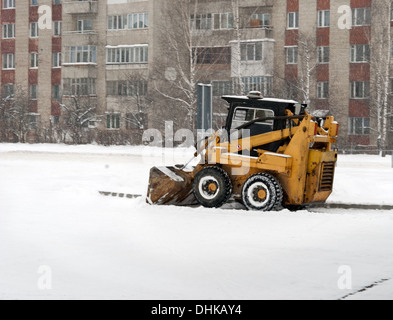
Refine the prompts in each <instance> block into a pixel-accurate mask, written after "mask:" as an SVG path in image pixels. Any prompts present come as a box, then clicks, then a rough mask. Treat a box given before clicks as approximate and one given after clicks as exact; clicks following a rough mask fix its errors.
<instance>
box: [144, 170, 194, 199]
mask: <svg viewBox="0 0 393 320" xmlns="http://www.w3.org/2000/svg"><path fill="white" fill-rule="evenodd" d="M192 183H193V178H192V174H191V172H185V171H183V170H180V169H177V168H175V167H154V168H152V169H151V170H150V179H149V187H148V190H147V198H146V202H147V203H150V204H156V205H177V206H188V205H193V204H196V203H197V201H196V199H195V197H194V194H193V190H192Z"/></svg>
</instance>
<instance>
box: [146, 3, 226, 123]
mask: <svg viewBox="0 0 393 320" xmlns="http://www.w3.org/2000/svg"><path fill="white" fill-rule="evenodd" d="M166 4H167V5H168V4H169V2H166ZM201 8H202V9H203V6H202V5H201V6H199V1H198V0H171V1H170V5H169V6H165V5H164V8H163V10H162V11H163V13H162V21H163V25H162V26H160V32H159V36H160V39H161V44H160V45H161V46H162V48H164V49H165V50H166V52H167V54H166V55H165V57H162V59H161V61H156V62H155V70H154V76H155V77H154V78H153V79H152V83H153V87H154V90H155V92H157V93H158V94H159V96H160V98H161V99H166V100H167V101H168V104H169V105H170V110H169V108H168V109H166V111H167V112H171V114H170V118H171V120H172V121H174V122H175V124H176V122H177V123H178V124H180V125H181V126H183V127H184V126H185V124H187V125H186V126H187V127H188V128H189V129H192V130H193V131H195V117H196V109H197V95H196V91H197V86H198V83H206V82H209V83H210V81H211V77H212V75H213V74H214V70H215V66H217V65H219V64H230V59H229V58H230V48H229V46H227V47H224V46H223V47H217V46H215V45H213V46H211V44H212V43H214V38H212V35H213V33H212V29H213V25H212V24H213V17H212V15H211V14H206V15H204V16H203V17H202V18H201V16H202V15H201V14H200V12H199V10H201ZM160 102H161V103H162V101H160ZM179 111H180V112H179ZM184 111H185V113H186V115H185V118H184V117H183V113H184ZM166 116H168V114H166ZM160 120H162V117H161V118H160Z"/></svg>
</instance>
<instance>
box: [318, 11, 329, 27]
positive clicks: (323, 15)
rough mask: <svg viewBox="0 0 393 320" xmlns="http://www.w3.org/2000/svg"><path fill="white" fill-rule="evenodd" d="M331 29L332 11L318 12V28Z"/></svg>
mask: <svg viewBox="0 0 393 320" xmlns="http://www.w3.org/2000/svg"><path fill="white" fill-rule="evenodd" d="M328 27H330V10H319V11H318V28H328Z"/></svg>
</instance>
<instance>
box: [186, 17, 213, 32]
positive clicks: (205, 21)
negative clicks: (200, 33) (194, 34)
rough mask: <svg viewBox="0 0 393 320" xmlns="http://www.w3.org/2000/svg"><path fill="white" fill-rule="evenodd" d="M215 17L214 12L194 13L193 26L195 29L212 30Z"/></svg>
mask: <svg viewBox="0 0 393 320" xmlns="http://www.w3.org/2000/svg"><path fill="white" fill-rule="evenodd" d="M212 21H213V18H212V14H210V13H208V14H196V15H194V14H192V15H191V27H192V29H194V30H211V29H212V25H213V23H212Z"/></svg>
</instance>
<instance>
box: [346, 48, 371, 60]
mask: <svg viewBox="0 0 393 320" xmlns="http://www.w3.org/2000/svg"><path fill="white" fill-rule="evenodd" d="M369 61H370V46H369V45H368V44H357V45H352V46H351V62H369Z"/></svg>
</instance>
